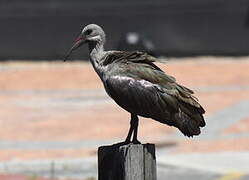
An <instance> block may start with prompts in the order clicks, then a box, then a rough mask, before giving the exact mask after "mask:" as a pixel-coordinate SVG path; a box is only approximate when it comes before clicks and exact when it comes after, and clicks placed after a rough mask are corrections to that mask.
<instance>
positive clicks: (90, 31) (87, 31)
mask: <svg viewBox="0 0 249 180" xmlns="http://www.w3.org/2000/svg"><path fill="white" fill-rule="evenodd" d="M92 31H93V30H91V29H88V30H86V32H85V35H90V34H91V33H92Z"/></svg>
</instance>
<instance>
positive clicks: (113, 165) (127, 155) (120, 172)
mask: <svg viewBox="0 0 249 180" xmlns="http://www.w3.org/2000/svg"><path fill="white" fill-rule="evenodd" d="M156 179H157V173H156V156H155V145H154V144H128V145H122V143H119V144H114V145H110V146H101V147H99V149H98V180H156Z"/></svg>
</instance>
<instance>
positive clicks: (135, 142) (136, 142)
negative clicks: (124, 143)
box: [132, 139, 141, 144]
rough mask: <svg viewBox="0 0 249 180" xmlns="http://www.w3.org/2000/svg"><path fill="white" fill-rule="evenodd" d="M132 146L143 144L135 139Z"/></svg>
mask: <svg viewBox="0 0 249 180" xmlns="http://www.w3.org/2000/svg"><path fill="white" fill-rule="evenodd" d="M132 144H141V142H140V141H138V140H137V139H133V140H132Z"/></svg>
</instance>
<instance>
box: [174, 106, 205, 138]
mask: <svg viewBox="0 0 249 180" xmlns="http://www.w3.org/2000/svg"><path fill="white" fill-rule="evenodd" d="M174 118H175V122H176V126H177V128H178V129H179V130H180V131H181V132H182V133H183V134H184V135H185V136H188V137H192V136H194V135H199V134H200V133H201V130H200V126H199V125H198V123H197V122H196V121H195V120H193V119H190V117H189V116H188V115H187V114H185V113H184V112H182V111H179V112H178V113H176V114H175V116H174Z"/></svg>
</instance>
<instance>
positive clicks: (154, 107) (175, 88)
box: [103, 51, 205, 136]
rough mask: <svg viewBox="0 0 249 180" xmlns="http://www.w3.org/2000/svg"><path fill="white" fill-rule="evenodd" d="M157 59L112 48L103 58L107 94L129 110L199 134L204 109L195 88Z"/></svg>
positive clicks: (188, 132)
mask: <svg viewBox="0 0 249 180" xmlns="http://www.w3.org/2000/svg"><path fill="white" fill-rule="evenodd" d="M155 61H157V59H156V58H154V57H151V56H149V55H148V54H146V53H142V52H120V51H112V53H110V54H108V55H107V56H106V57H105V59H104V61H103V64H104V65H105V66H108V70H107V74H106V76H107V77H106V79H105V83H104V85H105V89H106V91H107V93H108V94H109V95H110V96H111V97H112V98H113V99H114V101H115V102H116V103H117V104H118V105H120V106H121V107H122V108H124V109H125V110H127V111H128V112H131V113H134V114H137V115H139V116H143V117H148V118H152V119H155V120H157V121H159V122H161V123H164V124H168V125H170V126H175V127H177V128H179V130H180V131H181V132H182V133H183V134H184V135H186V136H193V135H198V134H200V127H204V126H205V121H204V118H203V115H202V114H204V113H205V111H204V109H203V108H202V106H201V105H200V104H199V103H198V102H197V99H196V98H195V97H194V96H193V91H192V90H190V89H188V88H186V87H184V86H182V85H179V84H178V83H177V82H176V80H175V78H174V77H172V76H169V75H167V74H165V73H164V72H163V71H162V70H161V69H160V68H159V67H157V66H156V65H155V64H154V63H153V62H155Z"/></svg>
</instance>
